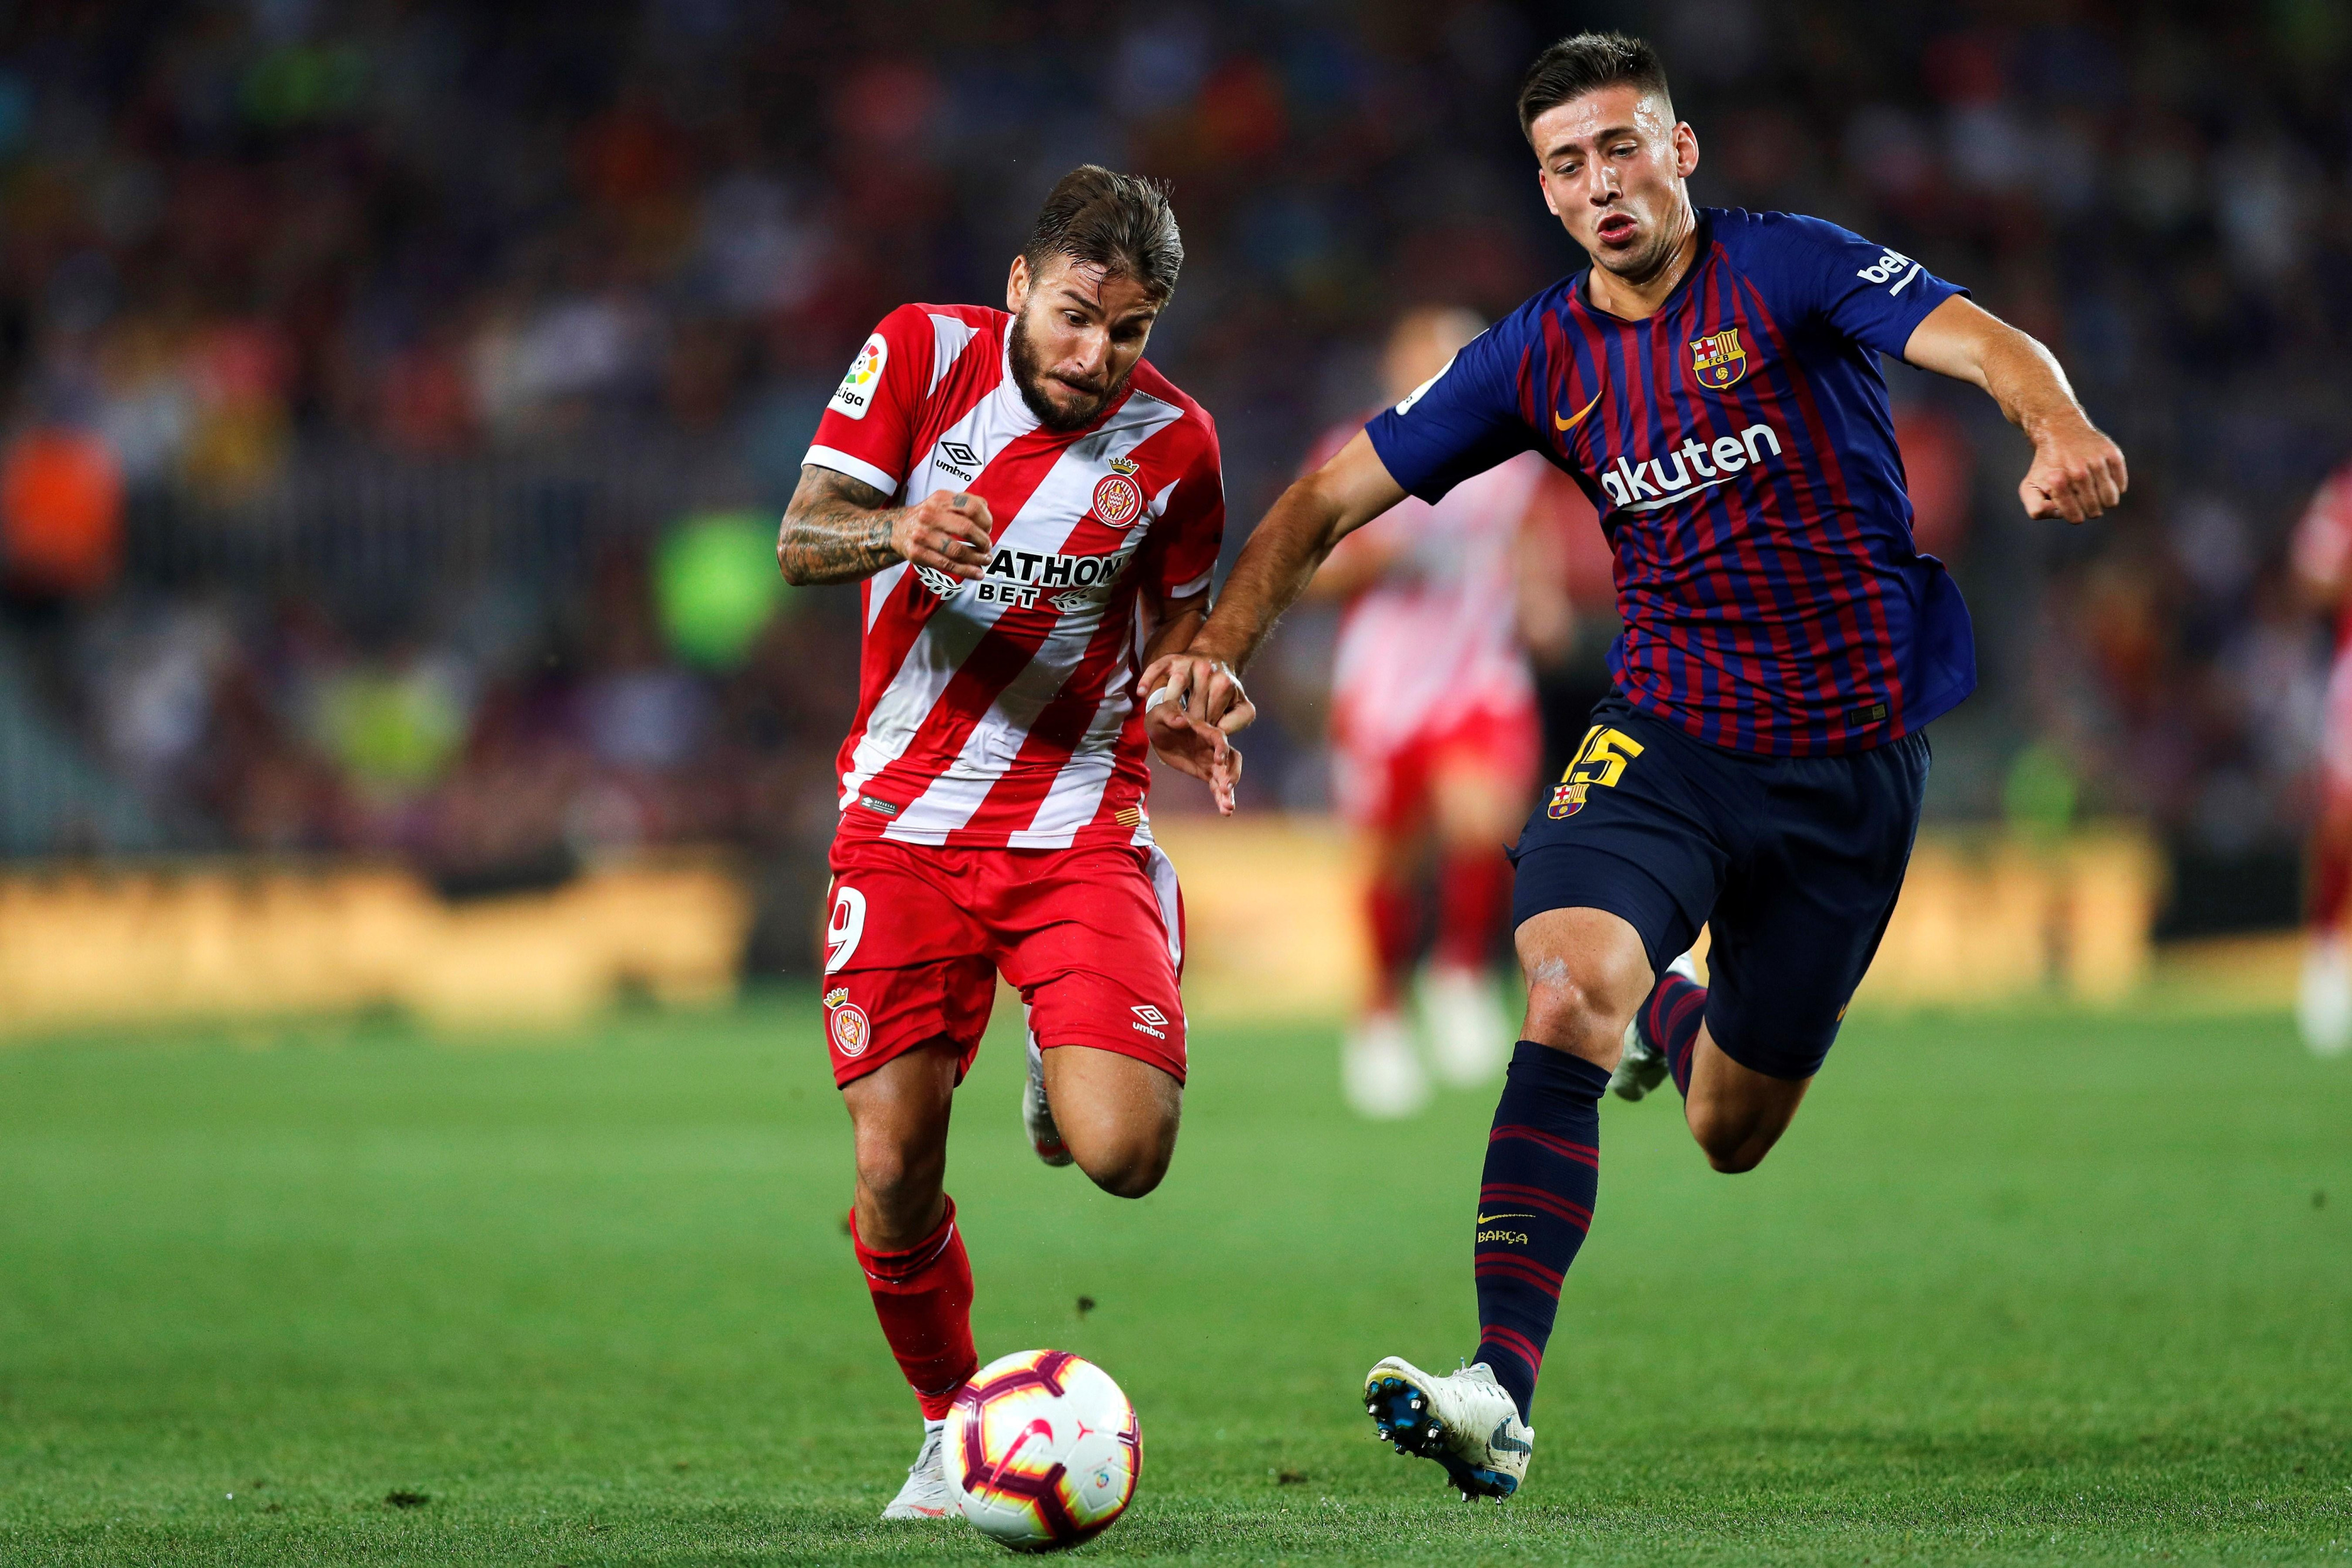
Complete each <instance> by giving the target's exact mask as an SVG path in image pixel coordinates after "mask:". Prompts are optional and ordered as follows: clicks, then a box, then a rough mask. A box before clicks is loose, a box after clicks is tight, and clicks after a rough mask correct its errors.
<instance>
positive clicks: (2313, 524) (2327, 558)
mask: <svg viewBox="0 0 2352 1568" xmlns="http://www.w3.org/2000/svg"><path fill="white" fill-rule="evenodd" d="M2294 570H2295V571H2296V572H2297V574H2299V575H2300V576H2302V577H2303V578H2305V579H2306V580H2309V581H2311V582H2313V583H2315V584H2320V585H2323V586H2326V587H2332V588H2336V589H2338V590H2339V591H2341V593H2340V596H2339V598H2338V599H2337V601H2336V605H2337V608H2336V653H2338V654H2339V655H2340V654H2343V653H2347V652H2352V463H2347V464H2345V465H2343V466H2342V467H2340V468H2338V469H2336V472H2335V473H2333V474H2330V475H2329V476H2327V478H2326V482H2325V483H2324V484H2322V485H2321V486H2319V489H2318V490H2317V491H2316V492H2315V494H2314V495H2313V496H2312V497H2311V504H2310V505H2309V506H2308V507H2305V508H2304V513H2303V520H2302V521H2301V522H2299V523H2297V524H2296V525H2295V529H2294Z"/></svg>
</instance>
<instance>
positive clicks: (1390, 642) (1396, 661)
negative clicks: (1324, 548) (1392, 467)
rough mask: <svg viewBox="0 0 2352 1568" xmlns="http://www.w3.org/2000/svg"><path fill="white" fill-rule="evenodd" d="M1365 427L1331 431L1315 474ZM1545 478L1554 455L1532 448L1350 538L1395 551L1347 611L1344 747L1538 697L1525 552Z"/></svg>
mask: <svg viewBox="0 0 2352 1568" xmlns="http://www.w3.org/2000/svg"><path fill="white" fill-rule="evenodd" d="M1362 428H1363V424H1362V423H1361V422H1360V421H1359V422H1357V423H1350V424H1345V425H1341V426H1339V428H1337V429H1335V430H1333V431H1331V432H1329V433H1328V434H1326V435H1325V436H1324V438H1323V440H1322V442H1321V443H1320V444H1318V446H1317V447H1316V450H1315V455H1314V456H1313V458H1312V459H1311V460H1310V461H1309V463H1308V465H1307V468H1308V471H1309V472H1312V471H1313V470H1314V469H1315V468H1318V467H1320V466H1321V465H1323V464H1324V463H1326V462H1328V461H1329V459H1330V458H1331V457H1332V456H1333V455H1336V454H1337V453H1338V452H1339V449H1340V448H1341V447H1343V446H1345V445H1346V444H1348V443H1349V441H1350V440H1352V439H1354V437H1355V435H1356V433H1357V432H1358V431H1360V430H1361V429H1362ZM1543 477H1544V465H1543V459H1541V458H1540V457H1537V456H1534V455H1531V454H1527V453H1522V454H1520V455H1518V456H1517V457H1513V458H1511V459H1510V460H1508V461H1507V462H1505V463H1503V464H1502V465H1499V466H1497V467H1494V468H1490V469H1488V470H1487V471H1486V472H1485V473H1484V474H1479V475H1476V476H1473V477H1471V478H1469V479H1466V480H1465V481H1464V482H1463V483H1461V484H1460V485H1457V486H1454V488H1453V489H1452V490H1450V491H1448V492H1447V493H1446V496H1445V498H1444V500H1442V501H1439V502H1438V503H1437V504H1436V505H1434V506H1432V505H1431V504H1430V503H1429V502H1427V501H1424V500H1422V499H1421V498H1420V497H1415V496H1407V497H1405V498H1404V499H1403V500H1402V501H1399V502H1398V503H1397V504H1396V505H1395V506H1393V507H1390V508H1389V509H1388V510H1387V511H1386V512H1383V513H1381V515H1380V516H1379V517H1375V518H1373V519H1372V520H1371V521H1370V522H1369V523H1366V524H1365V525H1364V526H1363V527H1362V528H1360V529H1358V530H1357V531H1356V532H1355V533H1353V534H1350V535H1349V537H1348V538H1344V539H1342V540H1340V541H1339V549H1340V550H1346V549H1349V548H1350V547H1353V548H1354V549H1367V548H1373V549H1378V548H1387V549H1392V550H1393V551H1394V552H1395V553H1394V557H1393V559H1392V560H1391V563H1390V566H1389V569H1388V570H1387V571H1386V572H1385V573H1384V574H1383V575H1382V577H1381V580H1380V581H1378V582H1376V583H1374V584H1373V585H1372V586H1371V587H1370V588H1368V589H1366V590H1365V591H1363V592H1361V593H1360V594H1358V595H1356V596H1355V598H1353V599H1351V600H1349V601H1348V608H1347V610H1346V612H1344V613H1343V614H1342V615H1341V617H1340V621H1339V643H1338V646H1337V647H1335V648H1334V649H1333V650H1332V656H1331V738H1332V740H1333V742H1334V743H1335V744H1336V745H1338V746H1339V748H1340V749H1341V751H1342V752H1343V753H1348V754H1356V753H1368V754H1371V755H1376V756H1385V755H1387V754H1388V753H1390V752H1391V751H1395V750H1397V749H1398V748H1400V747H1405V746H1408V745H1411V744H1412V742H1413V741H1415V740H1416V739H1418V738H1420V737H1423V735H1425V734H1427V733H1428V732H1429V731H1431V730H1432V729H1442V728H1444V727H1448V726H1450V725H1453V724H1455V723H1458V722H1459V721H1460V720H1461V719H1462V718H1463V717H1464V716H1465V715H1468V714H1472V713H1478V712H1488V713H1496V714H1511V713H1517V712H1519V711H1522V710H1525V709H1529V708H1531V707H1532V706H1534V703H1535V676H1534V674H1533V672H1532V671H1531V670H1530V669H1529V668H1528V655H1527V653H1526V651H1525V649H1524V648H1522V647H1521V645H1520V643H1519V631H1518V605H1517V601H1518V595H1517V569H1516V566H1515V563H1514V559H1513V556H1514V551H1515V549H1516V546H1517V541H1518V537H1519V529H1520V528H1521V526H1522V525H1523V524H1524V523H1525V521H1526V519H1527V516H1528V508H1529V507H1531V506H1533V505H1534V502H1535V497H1536V492H1537V489H1538V486H1540V485H1541V484H1542V483H1543ZM1334 553H1335V555H1336V554H1337V552H1336V551H1335V552H1334Z"/></svg>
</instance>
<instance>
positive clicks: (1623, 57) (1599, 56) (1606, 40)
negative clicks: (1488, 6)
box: [1519, 33, 1675, 141]
mask: <svg viewBox="0 0 2352 1568" xmlns="http://www.w3.org/2000/svg"><path fill="white" fill-rule="evenodd" d="M1604 87H1637V88H1640V89H1642V90H1643V92H1654V93H1656V94H1657V95H1658V96H1659V97H1660V98H1662V99H1664V100H1665V103H1666V111H1667V113H1668V114H1669V115H1671V114H1672V113H1673V112H1674V105H1675V99H1674V94H1673V93H1671V92H1669V91H1667V90H1666V68H1665V66H1664V63H1663V62H1661V61H1660V60H1659V58H1658V51H1657V50H1655V49H1654V48H1652V47H1650V42H1649V40H1648V39H1646V38H1629V37H1626V36H1625V35H1624V34H1622V33H1579V34H1577V35H1576V36H1575V37H1569V38H1562V39H1560V40H1559V42H1558V43H1556V44H1554V45H1552V46H1551V47H1549V48H1548V49H1546V50H1545V51H1544V52H1543V53H1542V54H1539V55H1538V56H1537V57H1536V62H1535V64H1533V65H1531V66H1529V67H1528V75H1527V79H1526V80H1525V81H1523V82H1521V83H1520V84H1519V134H1521V135H1522V136H1525V137H1527V138H1528V140H1529V141H1533V140H1534V139H1535V129H1536V120H1537V119H1538V116H1540V115H1542V114H1543V113H1544V112H1545V111H1546V110H1554V109H1558V108H1559V106H1560V105H1561V104H1563V103H1568V102H1571V101H1573V100H1574V99H1580V98H1582V97H1583V96H1584V95H1585V94H1586V93H1588V92H1598V91H1600V90H1601V89H1602V88H1604Z"/></svg>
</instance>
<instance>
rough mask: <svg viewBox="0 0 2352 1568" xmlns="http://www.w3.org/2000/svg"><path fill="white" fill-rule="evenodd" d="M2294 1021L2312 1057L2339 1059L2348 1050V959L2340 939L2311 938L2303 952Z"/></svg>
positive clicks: (2351, 981)
mask: <svg viewBox="0 0 2352 1568" xmlns="http://www.w3.org/2000/svg"><path fill="white" fill-rule="evenodd" d="M2294 1021H2295V1023H2296V1025H2297V1027H2299V1028H2300V1029H2301V1030H2303V1043H2304V1044H2305V1045H2306V1046H2308V1047H2309V1048H2310V1049H2311V1054H2312V1055H2314V1056H2340V1055H2342V1054H2343V1053H2344V1051H2346V1049H2347V1048H2352V958H2347V956H2346V954H2345V951H2344V939H2343V938H2342V937H2340V936H2315V937H2314V938H2313V939H2312V943H2311V946H2308V947H2306V948H2305V949H2304V954H2303V985H2302V988H2301V989H2300V990H2299V991H2298V992H2297V993H2296V996H2295V1004H2294Z"/></svg>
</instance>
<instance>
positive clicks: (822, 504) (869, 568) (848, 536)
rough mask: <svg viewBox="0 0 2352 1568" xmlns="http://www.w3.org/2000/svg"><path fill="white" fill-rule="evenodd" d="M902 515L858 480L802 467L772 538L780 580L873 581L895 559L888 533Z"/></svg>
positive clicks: (882, 497) (886, 499)
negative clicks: (781, 578)
mask: <svg viewBox="0 0 2352 1568" xmlns="http://www.w3.org/2000/svg"><path fill="white" fill-rule="evenodd" d="M904 510H905V508H904V507H893V506H891V505H890V497H887V496H886V495H884V494H883V493H882V492H881V491H879V490H877V489H876V488H875V487H874V486H871V485H868V484H866V482H865V481H864V480H862V479H853V478H851V477H850V476H848V475H846V474H837V473H835V472H834V470H832V469H830V468H820V467H818V466H817V465H814V464H803V465H802V467H801V482H800V486H799V487H798V488H797V489H795V490H794V491H793V503H792V505H791V506H789V507H785V508H784V522H783V527H782V528H780V529H779V530H777V534H776V564H777V565H778V566H779V567H781V568H782V569H783V573H784V580H785V581H787V582H793V583H799V584H803V585H813V584H817V583H827V582H856V580H858V579H860V578H864V577H871V576H873V575H874V574H875V573H876V572H877V571H880V570H882V569H883V568H884V567H886V566H889V565H891V564H892V563H894V562H895V561H897V560H898V551H897V550H895V549H891V548H890V528H891V526H892V525H893V524H894V523H896V522H897V521H898V515H899V513H900V512H902V511H904Z"/></svg>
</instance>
